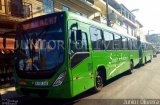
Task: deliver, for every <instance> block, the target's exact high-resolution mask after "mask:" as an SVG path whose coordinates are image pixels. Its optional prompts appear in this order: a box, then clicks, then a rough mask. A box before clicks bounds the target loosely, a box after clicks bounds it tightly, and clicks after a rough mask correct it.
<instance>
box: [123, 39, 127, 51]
mask: <svg viewBox="0 0 160 105" xmlns="http://www.w3.org/2000/svg"><path fill="white" fill-rule="evenodd" d="M122 45H123V50H128V39H127V38H126V37H122Z"/></svg>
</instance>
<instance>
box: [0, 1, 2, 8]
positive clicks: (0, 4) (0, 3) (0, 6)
mask: <svg viewBox="0 0 160 105" xmlns="http://www.w3.org/2000/svg"><path fill="white" fill-rule="evenodd" d="M0 10H2V0H0Z"/></svg>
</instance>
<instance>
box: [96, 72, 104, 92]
mask: <svg viewBox="0 0 160 105" xmlns="http://www.w3.org/2000/svg"><path fill="white" fill-rule="evenodd" d="M95 79H96V80H95V87H94V92H99V91H101V90H102V88H103V85H104V84H103V76H102V74H100V72H98V71H97V73H96V78H95Z"/></svg>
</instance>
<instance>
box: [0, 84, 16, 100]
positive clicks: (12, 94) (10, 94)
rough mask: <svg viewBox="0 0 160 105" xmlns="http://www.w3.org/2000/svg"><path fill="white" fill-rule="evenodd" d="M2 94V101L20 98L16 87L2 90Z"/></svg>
mask: <svg viewBox="0 0 160 105" xmlns="http://www.w3.org/2000/svg"><path fill="white" fill-rule="evenodd" d="M0 94H1V96H2V99H11V98H16V97H19V96H18V95H17V93H16V91H15V87H9V88H4V89H0Z"/></svg>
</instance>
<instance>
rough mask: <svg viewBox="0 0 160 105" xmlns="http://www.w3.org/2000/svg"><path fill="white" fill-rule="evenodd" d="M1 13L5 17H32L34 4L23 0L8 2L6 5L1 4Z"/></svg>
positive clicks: (18, 18)
mask: <svg viewBox="0 0 160 105" xmlns="http://www.w3.org/2000/svg"><path fill="white" fill-rule="evenodd" d="M0 15H1V18H0V19H3V17H2V16H4V18H6V17H7V19H8V18H9V19H11V20H14V19H15V20H20V19H25V18H29V17H32V4H30V3H26V2H22V3H16V2H10V1H9V2H7V3H5V5H3V4H1V5H0Z"/></svg>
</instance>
